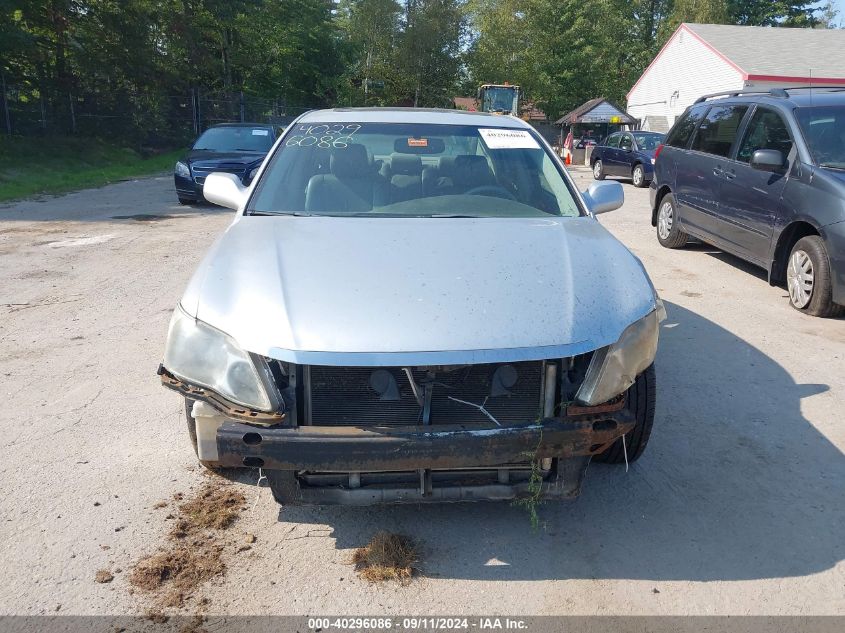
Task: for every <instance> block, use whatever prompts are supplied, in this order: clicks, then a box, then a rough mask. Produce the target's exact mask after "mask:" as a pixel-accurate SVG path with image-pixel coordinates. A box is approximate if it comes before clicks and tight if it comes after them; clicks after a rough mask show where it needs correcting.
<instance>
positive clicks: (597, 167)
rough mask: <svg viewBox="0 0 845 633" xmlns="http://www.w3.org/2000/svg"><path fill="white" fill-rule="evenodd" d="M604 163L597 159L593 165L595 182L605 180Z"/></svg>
mask: <svg viewBox="0 0 845 633" xmlns="http://www.w3.org/2000/svg"><path fill="white" fill-rule="evenodd" d="M604 175H605V174H604V163H602V162H601V159H600V158H599V159H596V162H594V163H593V178H594V179H595V180H604Z"/></svg>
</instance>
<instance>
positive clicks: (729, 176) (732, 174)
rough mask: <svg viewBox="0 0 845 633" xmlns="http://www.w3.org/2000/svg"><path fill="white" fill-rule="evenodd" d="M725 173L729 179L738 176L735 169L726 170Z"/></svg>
mask: <svg viewBox="0 0 845 633" xmlns="http://www.w3.org/2000/svg"><path fill="white" fill-rule="evenodd" d="M724 174H725V178H727V179H728V180H733V179H734V178H736V172H735V171H734V170H733V169H729V170H725V172H724Z"/></svg>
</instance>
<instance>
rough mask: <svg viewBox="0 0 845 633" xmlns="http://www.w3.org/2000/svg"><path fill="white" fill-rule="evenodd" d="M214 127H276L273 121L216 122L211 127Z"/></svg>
mask: <svg viewBox="0 0 845 633" xmlns="http://www.w3.org/2000/svg"><path fill="white" fill-rule="evenodd" d="M212 127H267V128H272V127H275V126H274V125H273V124H272V123H215V124H214V125H210V126H209V128H212Z"/></svg>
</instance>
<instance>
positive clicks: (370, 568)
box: [352, 531, 419, 584]
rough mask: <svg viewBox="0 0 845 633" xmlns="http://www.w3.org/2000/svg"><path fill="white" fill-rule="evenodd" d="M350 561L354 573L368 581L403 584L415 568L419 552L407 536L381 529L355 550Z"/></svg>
mask: <svg viewBox="0 0 845 633" xmlns="http://www.w3.org/2000/svg"><path fill="white" fill-rule="evenodd" d="M352 563H353V564H354V565H355V570H356V571H357V572H358V575H359V576H360V577H361V578H363V579H364V580H366V581H368V582H383V581H385V580H396V581H399V582H400V583H403V584H404V583H407V582H410V580H411V578H412V577H413V575H414V574H415V573H417V571H418V569H417V567H416V565H417V563H419V553H418V551H417V546H416V543H414V541H413V540H412V539H411V538H410V537H407V536H404V535H402V534H393V533H391V532H383V531H382V532H377V533H376V535H375V536H374V537H373V538H372V540H370V542H369V543H367V545H365V546H364V547H359V548H358V549H356V550H355V552H354V553H353V554H352Z"/></svg>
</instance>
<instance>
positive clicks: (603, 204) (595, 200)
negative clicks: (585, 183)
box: [581, 181, 625, 215]
mask: <svg viewBox="0 0 845 633" xmlns="http://www.w3.org/2000/svg"><path fill="white" fill-rule="evenodd" d="M581 195H583V196H584V202H586V203H587V206H588V207H589V208H590V211H592V212H593V214H594V215H598V214H599V213H607V212H608V211H613V210H615V209H618V208H619V207H621V206H622V205H623V204H625V192H624V191H623V190H622V185H620V184H619V183H618V182H615V181H604V182H594V183H593V184H592V185H590V188H589V189H587V191H584V192H583V193H582V194H581Z"/></svg>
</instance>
